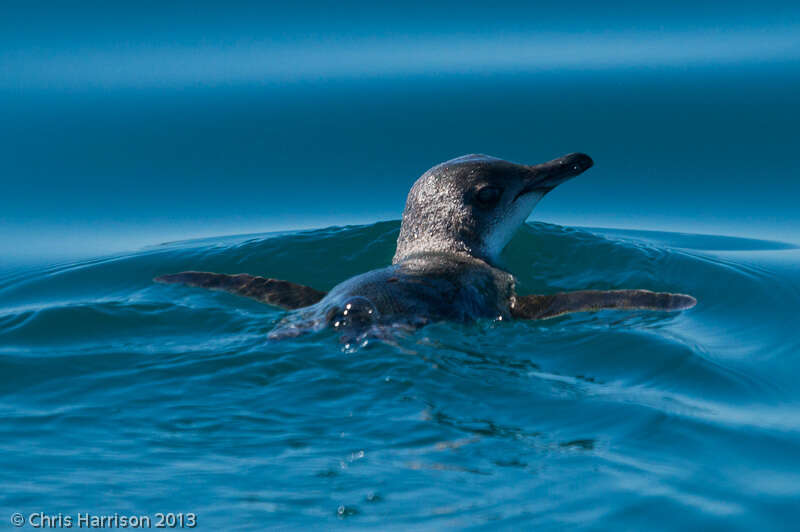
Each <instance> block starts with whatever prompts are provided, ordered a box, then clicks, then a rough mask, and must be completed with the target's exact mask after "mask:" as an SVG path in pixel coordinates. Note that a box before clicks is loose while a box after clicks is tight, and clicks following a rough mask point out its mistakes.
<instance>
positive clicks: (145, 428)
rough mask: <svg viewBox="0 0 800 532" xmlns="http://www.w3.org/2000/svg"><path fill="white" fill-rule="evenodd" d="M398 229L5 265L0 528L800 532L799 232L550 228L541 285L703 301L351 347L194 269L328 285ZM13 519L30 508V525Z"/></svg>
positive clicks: (0, 322) (527, 236) (518, 243)
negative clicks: (160, 279) (131, 521)
mask: <svg viewBox="0 0 800 532" xmlns="http://www.w3.org/2000/svg"><path fill="white" fill-rule="evenodd" d="M398 230H399V222H397V221H390V222H380V223H375V224H371V225H358V226H345V227H329V228H325V229H318V230H305V231H292V232H280V233H268V234H251V235H243V236H230V237H218V238H207V239H203V240H191V241H181V242H174V243H167V244H162V245H154V246H150V247H147V248H144V249H141V250H140V251H136V252H128V253H116V254H114V255H110V256H98V257H96V258H93V259H82V260H80V261H76V260H70V261H64V262H62V263H59V264H55V265H47V266H44V265H41V264H40V265H35V266H31V265H27V266H26V265H24V264H16V265H12V266H8V267H6V268H5V269H3V270H2V273H0V375H1V376H2V379H0V486H3V490H2V492H3V493H2V497H0V510H1V511H2V514H0V518H2V519H3V520H4V521H5V520H6V519H7V516H8V515H10V514H11V513H12V512H20V513H21V514H22V515H23V516H25V517H26V518H27V517H28V516H29V515H30V514H31V513H35V512H40V511H41V512H46V513H47V514H51V515H52V514H59V513H61V514H63V515H65V516H67V515H69V516H73V517H74V516H76V515H77V513H78V512H93V513H95V514H112V515H113V514H114V513H117V514H119V515H131V514H132V515H143V514H145V515H151V516H152V515H154V514H155V513H156V512H174V513H179V512H183V513H189V512H192V513H195V514H196V516H197V523H198V528H200V529H207V530H257V529H270V528H281V527H285V528H296V529H332V528H333V529H336V528H347V529H365V528H375V529H382V530H387V529H388V530H394V529H396V530H409V529H413V530H429V529H442V528H453V527H458V528H460V527H465V526H475V527H478V528H485V529H494V528H502V529H533V528H534V527H535V528H545V529H554V528H555V529H575V528H579V529H584V528H588V529H610V530H643V529H647V530H661V529H664V530H679V529H694V530H699V529H702V530H757V529H760V530H790V529H796V526H797V518H798V516H797V511H798V508H799V507H800V506H799V504H800V387H799V386H798V382H800V336H799V335H798V329H797V327H798V308H800V249H798V248H797V247H796V246H794V245H791V244H784V243H781V242H774V241H767V240H757V239H745V238H735V237H724V236H711V235H696V234H683V233H666V232H664V233H659V232H648V231H630V230H619V229H602V228H584V227H581V228H578V227H565V226H559V225H551V224H545V223H530V224H528V225H525V226H524V227H523V228H522V229H521V230H520V232H519V233H518V234H517V235H516V236H515V238H514V240H513V241H512V242H511V244H510V245H509V246H508V248H507V249H506V251H505V252H504V254H503V261H504V263H505V265H506V267H507V269H508V270H509V271H511V272H512V273H514V274H515V275H516V276H517V277H518V281H519V287H518V289H519V291H520V292H521V293H533V292H537V293H547V292H554V291H561V290H573V289H584V288H596V289H614V288H647V289H651V290H662V291H675V292H684V293H688V294H692V295H693V296H695V297H696V298H697V299H698V301H699V303H698V305H697V306H696V307H695V308H693V309H691V310H689V311H686V312H681V313H657V312H644V311H636V312H600V313H595V314H590V313H583V314H574V315H569V316H564V317H560V318H556V319H551V320H547V321H538V322H525V321H515V322H499V323H498V322H481V323H476V324H470V325H463V324H453V323H439V324H435V325H432V326H429V327H426V328H423V329H421V330H419V331H417V332H415V333H406V334H403V335H399V336H397V338H396V341H395V342H392V343H384V342H370V343H368V344H367V345H363V346H359V347H357V348H355V349H354V348H345V346H343V345H342V344H341V343H340V342H339V339H338V338H337V336H336V334H334V333H333V332H330V331H322V332H318V333H314V334H309V335H306V336H301V337H298V338H293V339H285V340H281V341H271V340H269V339H267V334H268V332H269V331H270V330H271V328H272V327H273V326H274V325H275V324H276V323H277V322H278V321H279V320H280V319H281V317H282V316H284V314H285V313H284V312H283V311H281V310H279V309H276V308H272V307H269V306H266V305H262V304H259V303H257V302H254V301H251V300H247V299H243V298H238V297H236V296H232V295H229V294H224V293H219V292H210V291H205V290H202V289H196V288H188V287H181V286H171V285H169V286H168V285H160V284H155V283H153V282H152V278H153V277H154V276H157V275H160V274H165V273H171V272H177V271H181V270H188V269H194V270H208V271H217V272H228V273H237V272H248V273H252V274H260V275H266V276H271V277H277V278H285V279H290V280H292V281H296V282H300V283H304V284H308V285H311V286H313V287H316V288H319V289H330V288H331V287H333V286H334V285H335V284H337V283H339V282H340V281H343V280H345V279H347V278H348V277H350V276H352V275H354V274H357V273H360V272H363V271H366V270H369V269H372V268H377V267H380V266H383V265H386V264H387V263H388V262H389V261H390V260H391V256H392V253H393V251H394V243H395V239H396V237H397V234H398ZM5 523H8V521H5Z"/></svg>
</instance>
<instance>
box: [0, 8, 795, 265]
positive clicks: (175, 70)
mask: <svg viewBox="0 0 800 532" xmlns="http://www.w3.org/2000/svg"><path fill="white" fill-rule="evenodd" d="M799 15H800V7H798V6H797V4H796V3H792V2H786V3H771V4H770V3H765V2H759V3H752V2H751V3H735V2H734V3H731V2H725V3H718V4H704V3H697V2H662V3H652V2H650V3H646V4H642V3H641V2H621V3H616V4H614V5H607V4H601V3H596V2H559V3H554V4H552V5H538V6H536V7H531V6H527V5H523V4H520V5H514V4H507V3H506V4H499V3H493V4H491V5H490V6H486V7H482V8H480V7H470V6H465V5H463V4H462V3H460V2H459V3H455V2H454V3H449V4H447V3H445V4H438V5H437V6H429V5H428V4H427V3H425V2H418V3H417V2H411V3H403V4H402V5H396V6H392V7H376V6H374V5H372V3H367V2H362V3H339V2H337V3H333V2H331V3H306V4H304V5H302V6H299V7H295V8H289V7H286V6H285V5H278V4H267V3H253V4H247V3H237V2H226V3H224V5H216V6H212V5H203V4H201V3H196V2H178V3H171V5H170V6H164V5H162V3H161V2H135V3H134V2H131V3H119V2H113V3H107V2H82V3H72V4H70V5H67V4H66V3H59V4H57V5H48V4H44V3H37V2H8V1H6V2H3V4H2V6H0V120H1V122H0V123H1V124H2V125H0V179H2V193H0V244H2V245H3V247H4V249H7V250H10V252H7V253H4V254H3V257H2V258H0V260H2V261H4V262H11V263H13V262H18V261H31V260H40V261H41V260H43V261H49V260H54V259H56V258H62V257H75V256H82V255H96V254H104V253H108V252H115V251H118V250H124V249H134V248H137V247H140V246H143V245H147V244H153V243H158V242H161V241H164V240H173V239H182V238H189V237H196V236H206V235H218V234H230V233H243V232H256V231H269V230H276V229H295V228H303V227H315V226H317V227H318V226H324V225H329V224H347V223H362V222H371V221H375V220H381V219H397V218H399V216H400V213H401V212H402V208H403V203H404V199H405V194H406V192H407V190H408V188H409V187H410V185H411V184H412V183H413V181H414V179H416V177H417V176H419V175H420V174H421V173H422V172H424V171H425V170H426V169H427V168H429V167H430V166H432V165H434V164H436V163H438V162H440V161H443V160H446V159H449V158H452V157H455V156H458V155H462V154H465V153H470V152H482V153H488V154H491V155H495V156H498V157H503V158H507V159H511V160H516V161H519V162H527V163H533V162H539V161H543V160H547V159H550V158H553V157H556V156H559V155H561V154H563V153H566V152H571V151H585V152H587V153H589V154H590V155H591V156H592V157H593V158H594V159H595V161H596V167H595V168H594V169H593V170H592V171H591V172H590V173H587V174H586V175H584V176H582V177H581V178H579V179H576V180H574V181H572V182H570V183H568V184H566V185H564V186H563V187H561V188H560V189H559V190H557V191H555V192H553V193H552V195H551V196H550V197H548V198H547V199H546V200H545V201H543V202H542V204H541V205H540V206H539V207H538V208H537V210H536V211H535V212H534V215H533V218H534V219H537V220H543V221H549V222H554V223H559V224H571V225H591V226H611V227H627V228H638V229H661V230H672V231H687V232H710V233H715V234H731V235H746V236H757V237H760V238H772V239H782V240H790V241H794V242H797V241H798V238H797V230H798V226H799V225H800V223H799V222H800V214H798V209H797V206H796V203H797V198H798V195H799V194H800V184H799V183H798V174H799V173H800V159H798V155H797V145H798V140H799V138H800V136H799V135H798V132H797V121H798V118H799V117H800V100H798V97H797V95H798V93H800V66H799V65H800V63H799V62H798V60H800V31H799V30H800V16H799Z"/></svg>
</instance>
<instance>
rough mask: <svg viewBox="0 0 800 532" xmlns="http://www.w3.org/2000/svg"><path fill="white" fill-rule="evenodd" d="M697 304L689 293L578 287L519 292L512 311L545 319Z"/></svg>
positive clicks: (512, 312) (667, 308)
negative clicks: (545, 292) (539, 292)
mask: <svg viewBox="0 0 800 532" xmlns="http://www.w3.org/2000/svg"><path fill="white" fill-rule="evenodd" d="M696 304H697V300H696V299H695V298H693V297H692V296H688V295H686V294H672V293H669V292H651V291H650V290H579V291H577V292H561V293H558V294H550V295H536V294H533V295H529V296H517V297H516V300H515V301H514V304H513V305H512V307H511V314H512V315H513V316H514V317H515V318H520V319H527V320H543V319H547V318H555V317H556V316H561V315H562V314H569V313H571V312H592V311H597V310H607V309H613V310H660V311H677V310H686V309H690V308H692V307H693V306H695V305H696Z"/></svg>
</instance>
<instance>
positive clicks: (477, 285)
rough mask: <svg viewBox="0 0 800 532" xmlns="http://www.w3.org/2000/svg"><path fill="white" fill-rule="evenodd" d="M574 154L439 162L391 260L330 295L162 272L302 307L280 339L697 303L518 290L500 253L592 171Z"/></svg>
mask: <svg viewBox="0 0 800 532" xmlns="http://www.w3.org/2000/svg"><path fill="white" fill-rule="evenodd" d="M593 164H594V163H593V162H592V159H591V158H589V156H587V155H584V154H582V153H572V154H569V155H565V156H564V157H560V158H558V159H554V160H552V161H549V162H546V163H542V164H537V165H530V166H528V165H522V164H516V163H512V162H509V161H504V160H502V159H497V158H495V157H490V156H487V155H465V156H463V157H458V158H456V159H452V160H450V161H447V162H444V163H441V164H439V165H437V166H434V167H433V168H431V169H430V170H428V171H427V172H425V173H424V174H423V175H422V176H421V177H420V178H419V179H418V180H417V181H416V182H415V183H414V185H413V186H412V187H411V191H410V192H409V194H408V198H407V200H406V206H405V211H404V212H403V219H402V224H401V226H400V235H399V237H398V239H397V249H396V251H395V254H394V258H393V259H392V264H391V265H390V266H387V267H385V268H382V269H378V270H373V271H369V272H367V273H363V274H361V275H357V276H355V277H352V278H350V279H348V280H346V281H344V282H342V283H341V284H339V285H337V286H335V287H334V288H333V289H332V290H331V291H330V292H328V293H325V292H322V291H320V290H316V289H314V288H311V287H308V286H303V285H299V284H296V283H292V282H289V281H282V280H278V279H268V278H264V277H256V276H253V275H248V274H245V273H240V274H236V275H229V274H223V273H208V272H194V271H189V272H182V273H176V274H170V275H163V276H161V277H157V278H156V279H155V281H158V282H162V283H182V284H186V285H190V286H198V287H203V288H209V289H213V290H223V291H226V292H231V293H234V294H238V295H241V296H245V297H250V298H253V299H256V300H258V301H261V302H264V303H268V304H270V305H275V306H278V307H282V308H284V309H290V310H294V309H300V310H298V312H297V313H295V316H294V317H293V318H292V319H288V320H285V321H284V323H283V324H281V325H280V326H279V327H278V328H276V332H275V334H274V335H273V336H282V335H290V336H293V335H295V334H300V333H302V332H305V331H306V330H309V329H312V330H313V329H319V328H323V327H326V326H329V327H333V328H335V329H339V330H341V331H343V332H350V333H358V332H359V331H365V330H368V329H370V328H373V327H380V326H400V327H405V328H410V329H414V328H417V327H420V326H423V325H425V324H427V323H431V322H434V321H443V320H447V321H459V322H469V321H474V320H478V319H500V320H506V319H511V318H517V319H544V318H552V317H555V316H560V315H562V314H566V313H570V312H584V311H595V310H601V309H620V310H630V309H647V310H659V311H677V310H684V309H688V308H691V307H693V306H694V305H695V303H696V300H695V299H694V298H693V297H691V296H688V295H684V294H671V293H663V292H662V293H657V292H651V291H648V290H607V291H606V290H581V291H577V292H563V293H557V294H548V295H536V294H533V295H519V294H517V293H516V291H515V289H514V276H513V275H511V274H510V273H509V272H507V271H504V270H503V269H502V268H500V267H499V266H498V257H499V255H500V252H501V251H502V250H503V248H504V247H505V246H506V244H508V242H509V241H510V240H511V237H512V236H513V234H514V232H515V231H516V230H517V229H518V228H519V227H520V226H521V225H522V224H523V223H524V222H525V219H526V218H528V216H529V215H530V213H531V211H532V210H533V208H534V206H535V205H536V204H537V203H538V202H539V200H541V199H542V197H544V195H545V194H547V193H548V192H550V191H551V190H553V189H554V188H555V187H556V186H558V185H559V184H561V183H563V182H565V181H567V180H568V179H571V178H573V177H575V176H577V175H579V174H581V173H583V172H584V171H586V170H588V169H589V168H590V167H591V166H592V165H593Z"/></svg>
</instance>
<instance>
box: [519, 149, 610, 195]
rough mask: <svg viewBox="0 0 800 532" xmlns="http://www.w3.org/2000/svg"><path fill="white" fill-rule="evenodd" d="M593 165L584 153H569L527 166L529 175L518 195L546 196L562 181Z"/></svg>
mask: <svg viewBox="0 0 800 532" xmlns="http://www.w3.org/2000/svg"><path fill="white" fill-rule="evenodd" d="M593 164H594V161H592V158H591V157H589V156H588V155H586V154H584V153H570V154H569V155H565V156H563V157H559V158H558V159H553V160H552V161H548V162H546V163H542V164H535V165H531V166H528V167H527V168H528V170H529V175H528V177H527V178H526V183H525V188H524V189H523V191H522V192H521V193H520V195H521V194H525V193H527V192H534V191H536V192H540V193H542V194H546V193H548V192H550V191H551V190H553V189H554V188H556V187H557V186H558V185H560V184H561V183H563V182H564V181H568V180H570V179H572V178H573V177H575V176H578V175H580V174H582V173H583V172H585V171H586V170H588V169H589V168H591V167H592V165H593Z"/></svg>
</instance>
